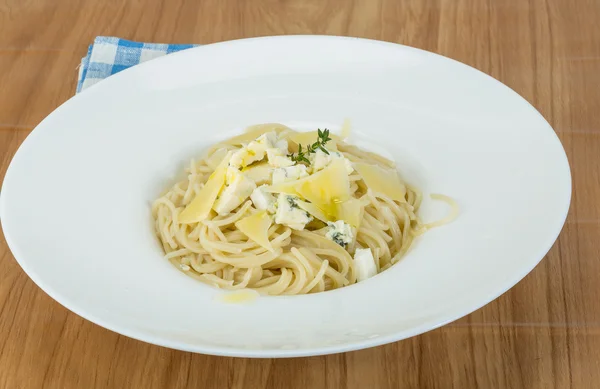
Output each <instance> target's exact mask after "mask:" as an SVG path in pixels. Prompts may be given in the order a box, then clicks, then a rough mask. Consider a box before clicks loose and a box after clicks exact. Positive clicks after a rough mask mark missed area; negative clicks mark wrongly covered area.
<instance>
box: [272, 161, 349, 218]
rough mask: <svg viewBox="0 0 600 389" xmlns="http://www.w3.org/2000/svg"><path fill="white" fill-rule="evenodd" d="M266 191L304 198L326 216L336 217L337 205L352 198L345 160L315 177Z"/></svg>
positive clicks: (280, 185)
mask: <svg viewBox="0 0 600 389" xmlns="http://www.w3.org/2000/svg"><path fill="white" fill-rule="evenodd" d="M265 191H266V192H270V193H287V194H292V195H296V196H299V197H302V198H304V199H306V200H309V201H310V202H311V203H314V204H315V205H316V206H317V207H319V208H321V210H323V211H324V212H325V213H326V214H330V215H334V214H335V210H336V204H338V203H342V202H344V201H346V200H348V199H349V198H350V180H349V179H348V173H347V172H346V166H345V165H344V160H343V159H341V158H340V159H336V160H334V161H332V162H331V163H330V164H329V166H327V167H326V168H325V169H323V170H321V171H319V172H317V173H315V174H313V175H310V176H308V177H306V178H302V179H299V180H297V181H290V182H282V183H279V184H277V185H272V186H268V187H266V188H265Z"/></svg>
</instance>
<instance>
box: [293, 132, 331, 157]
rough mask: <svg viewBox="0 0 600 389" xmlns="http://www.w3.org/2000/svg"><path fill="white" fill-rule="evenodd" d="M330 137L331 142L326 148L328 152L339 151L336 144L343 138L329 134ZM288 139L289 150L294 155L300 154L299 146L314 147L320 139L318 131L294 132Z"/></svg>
mask: <svg viewBox="0 0 600 389" xmlns="http://www.w3.org/2000/svg"><path fill="white" fill-rule="evenodd" d="M329 137H330V138H331V140H330V141H329V142H327V144H326V145H325V148H327V150H333V151H337V145H336V142H338V141H341V140H342V138H340V137H339V136H337V135H335V134H331V133H330V134H329ZM287 139H288V140H289V141H290V142H289V143H288V148H289V150H290V151H291V152H293V153H296V152H298V145H299V144H301V145H302V146H308V145H312V144H313V143H315V142H316V141H317V140H318V139H319V134H318V132H317V131H309V132H294V133H292V134H289V135H288V136H287Z"/></svg>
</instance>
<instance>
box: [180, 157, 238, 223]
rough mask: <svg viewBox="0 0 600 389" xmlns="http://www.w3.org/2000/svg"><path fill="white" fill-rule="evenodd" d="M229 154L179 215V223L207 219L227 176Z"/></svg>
mask: <svg viewBox="0 0 600 389" xmlns="http://www.w3.org/2000/svg"><path fill="white" fill-rule="evenodd" d="M229 157H231V153H228V154H227V155H226V156H225V158H223V160H222V161H221V163H220V164H219V166H218V167H217V169H216V170H215V171H214V172H213V173H212V174H211V175H210V177H209V178H208V181H206V184H204V187H203V188H202V189H201V190H200V192H199V193H198V194H197V195H196V197H195V198H194V199H193V200H192V202H191V203H189V204H188V205H187V207H185V209H184V210H183V211H182V212H181V213H180V214H179V222H180V223H183V224H191V223H197V222H199V221H201V220H204V219H206V218H207V217H208V215H209V213H210V210H211V208H212V207H213V204H214V203H215V200H216V199H217V196H218V195H219V192H220V191H221V188H222V187H223V184H224V183H225V175H226V174H227V164H228V163H229Z"/></svg>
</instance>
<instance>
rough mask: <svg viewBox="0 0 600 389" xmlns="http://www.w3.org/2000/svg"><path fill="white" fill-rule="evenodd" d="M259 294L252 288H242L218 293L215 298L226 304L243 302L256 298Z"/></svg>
mask: <svg viewBox="0 0 600 389" xmlns="http://www.w3.org/2000/svg"><path fill="white" fill-rule="evenodd" d="M259 296H260V294H259V293H258V292H257V291H255V290H252V289H242V290H237V291H235V292H229V293H225V294H221V295H219V296H218V297H217V298H218V299H219V300H220V301H221V302H224V303H227V304H245V303H250V302H252V301H254V300H256V299H257V298H258V297H259Z"/></svg>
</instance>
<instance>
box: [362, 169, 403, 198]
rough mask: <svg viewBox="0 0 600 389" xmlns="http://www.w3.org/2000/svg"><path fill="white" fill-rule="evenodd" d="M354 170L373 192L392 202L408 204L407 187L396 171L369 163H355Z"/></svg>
mask: <svg viewBox="0 0 600 389" xmlns="http://www.w3.org/2000/svg"><path fill="white" fill-rule="evenodd" d="M354 168H355V169H356V171H357V172H358V174H360V176H361V177H362V179H363V181H364V182H365V184H366V185H367V187H368V188H369V189H371V190H372V191H373V192H376V193H380V194H382V195H384V196H387V197H389V198H391V199H392V200H396V201H400V202H406V199H405V197H404V196H405V195H406V187H405V186H404V184H403V183H402V182H401V181H400V177H398V173H397V172H396V170H394V169H384V168H382V167H379V166H376V165H369V164H367V163H355V164H354Z"/></svg>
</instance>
